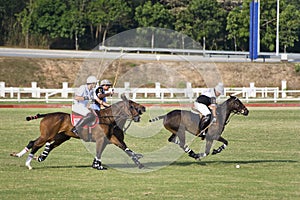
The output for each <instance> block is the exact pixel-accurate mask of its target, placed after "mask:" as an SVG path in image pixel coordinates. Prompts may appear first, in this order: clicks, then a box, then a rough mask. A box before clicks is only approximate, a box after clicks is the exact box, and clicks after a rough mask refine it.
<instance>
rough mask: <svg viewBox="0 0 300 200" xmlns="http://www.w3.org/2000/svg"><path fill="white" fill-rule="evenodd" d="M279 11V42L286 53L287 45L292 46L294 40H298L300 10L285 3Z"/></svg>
mask: <svg viewBox="0 0 300 200" xmlns="http://www.w3.org/2000/svg"><path fill="white" fill-rule="evenodd" d="M283 6H285V7H284V8H283V11H282V12H281V13H280V22H279V24H280V28H279V30H280V34H279V42H280V46H281V47H282V48H283V51H284V53H286V51H287V48H288V47H294V44H295V42H297V41H299V33H300V11H299V9H297V8H296V6H294V5H291V4H285V5H283Z"/></svg>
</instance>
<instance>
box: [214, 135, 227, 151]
mask: <svg viewBox="0 0 300 200" xmlns="http://www.w3.org/2000/svg"><path fill="white" fill-rule="evenodd" d="M218 141H219V142H223V144H222V145H221V146H220V147H219V148H218V149H214V150H213V152H212V155H215V154H218V153H221V152H222V151H223V150H224V149H225V148H226V147H227V145H228V141H227V140H225V139H224V138H223V137H222V136H220V137H219V139H218Z"/></svg>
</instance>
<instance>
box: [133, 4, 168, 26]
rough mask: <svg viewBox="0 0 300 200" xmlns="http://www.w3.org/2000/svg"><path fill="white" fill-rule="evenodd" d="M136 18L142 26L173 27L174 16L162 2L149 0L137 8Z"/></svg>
mask: <svg viewBox="0 0 300 200" xmlns="http://www.w3.org/2000/svg"><path fill="white" fill-rule="evenodd" d="M135 19H136V21H137V22H138V24H139V26H140V27H159V28H169V29H172V24H173V16H172V15H171V13H170V11H169V10H167V9H166V8H165V7H164V6H163V5H162V4H160V3H155V4H152V2H151V1H147V2H146V3H145V4H144V5H141V6H139V7H137V8H136V12H135Z"/></svg>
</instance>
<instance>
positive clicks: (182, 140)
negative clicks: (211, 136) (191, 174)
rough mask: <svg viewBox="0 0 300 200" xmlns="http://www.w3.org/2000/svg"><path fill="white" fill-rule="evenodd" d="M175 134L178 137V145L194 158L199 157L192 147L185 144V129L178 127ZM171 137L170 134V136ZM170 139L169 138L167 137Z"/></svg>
mask: <svg viewBox="0 0 300 200" xmlns="http://www.w3.org/2000/svg"><path fill="white" fill-rule="evenodd" d="M177 136H178V138H179V144H178V145H179V146H180V148H182V149H183V150H184V152H185V153H187V154H188V155H189V156H190V157H192V158H195V159H196V160H197V159H199V155H198V154H196V153H195V152H194V151H193V150H192V149H190V148H189V147H188V145H186V144H185V129H184V128H183V127H180V128H179V129H178V131H177ZM171 137H172V136H171ZM169 139H170V138H169Z"/></svg>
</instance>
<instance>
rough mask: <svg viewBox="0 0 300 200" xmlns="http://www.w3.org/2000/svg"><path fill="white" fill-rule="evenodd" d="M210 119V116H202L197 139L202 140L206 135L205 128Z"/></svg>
mask: <svg viewBox="0 0 300 200" xmlns="http://www.w3.org/2000/svg"><path fill="white" fill-rule="evenodd" d="M210 117H211V115H206V116H203V117H202V118H201V120H200V123H199V131H200V134H199V137H202V139H204V138H205V135H206V132H207V129H206V127H207V126H208V125H209V123H210Z"/></svg>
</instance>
